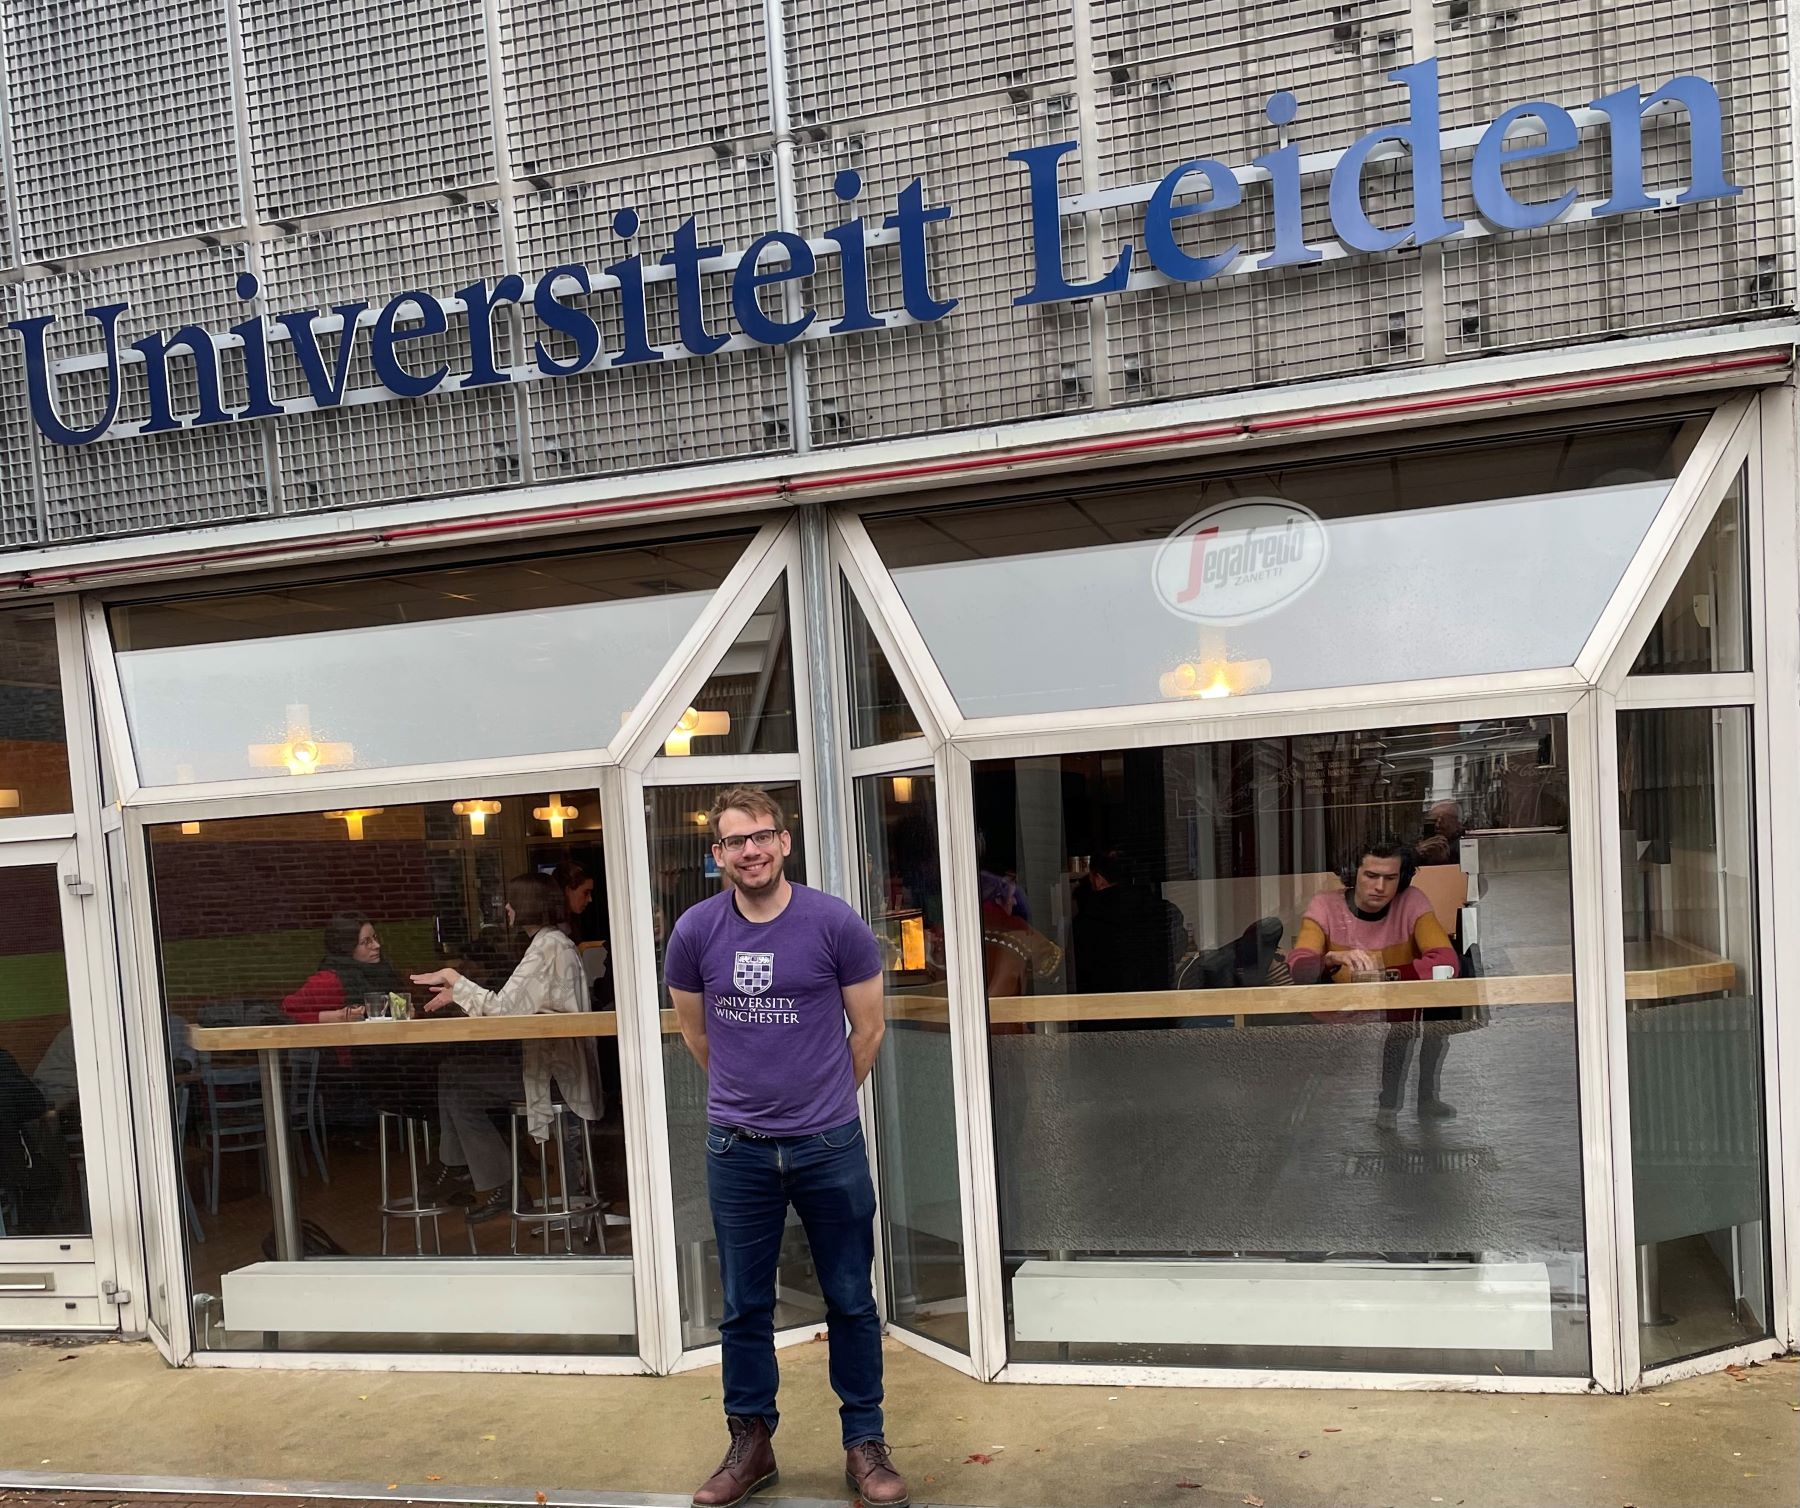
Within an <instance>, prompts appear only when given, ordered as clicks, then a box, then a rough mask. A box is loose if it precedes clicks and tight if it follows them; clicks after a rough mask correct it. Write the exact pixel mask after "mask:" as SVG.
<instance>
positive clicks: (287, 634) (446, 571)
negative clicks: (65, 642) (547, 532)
mask: <svg viewBox="0 0 1800 1508" xmlns="http://www.w3.org/2000/svg"><path fill="white" fill-rule="evenodd" d="M743 543H744V541H743V537H742V536H733V537H726V538H718V539H701V540H686V541H682V542H680V543H678V544H670V545H656V546H633V547H627V548H615V549H610V550H595V551H590V552H588V553H585V554H581V555H564V556H553V557H543V558H530V559H521V560H513V561H505V562H499V563H484V564H479V565H468V566H444V567H438V568H434V569H425V570H418V571H407V572H394V573H392V574H389V575H385V576H372V577H359V578H356V579H353V580H344V581H330V582H312V583H306V584H301V585H294V586H283V587H277V588H271V589H269V590H267V591H263V592H253V593H234V594H229V595H225V594H221V595H217V596H209V597H189V598H181V599H177V600H173V601H156V602H144V603H136V604H131V605H127V606H123V607H117V608H114V609H113V610H112V615H111V625H112V632H113V642H114V645H115V648H116V650H117V661H118V667H119V680H120V684H121V686H122V687H123V690H124V695H125V708H126V714H127V718H128V721H129V722H130V725H131V739H132V747H133V748H134V749H135V750H136V753H137V761H138V772H139V775H140V778H141V779H142V780H143V781H144V783H145V784H147V785H168V784H185V783H187V782H189V781H207V780H242V779H247V778H254V777H259V776H270V777H279V776H288V775H308V774H312V773H314V772H316V771H319V770H328V769H376V768H381V767H384V766H391V765H400V764H422V763H438V762H443V761H447V760H463V759H488V758H503V757H506V756H510V755H520V754H550V753H564V752H570V751H577V750H583V749H595V748H600V747H603V746H604V745H606V744H607V743H609V742H611V740H612V739H613V738H614V737H615V736H616V735H617V734H618V731H619V727H620V724H621V723H622V721H623V720H624V719H625V717H626V716H627V715H628V714H629V713H630V712H631V711H632V709H633V708H634V707H635V706H636V705H637V702H638V698H639V697H640V696H642V695H643V692H644V690H645V688H647V687H648V686H649V684H650V682H651V680H652V678H653V677H654V676H655V675H656V673H657V672H658V671H659V670H660V669H661V668H662V666H663V664H664V663H665V662H666V661H667V659H668V658H669V656H670V654H671V653H673V651H674V649H675V647H676V646H677V645H678V644H679V643H680V642H681V639H682V637H683V636H684V635H685V634H686V633H687V631H688V630H689V629H690V628H692V627H693V625H694V622H695V620H696V619H697V618H698V617H699V616H700V610H701V609H702V607H704V606H705V604H706V601H707V598H708V597H709V596H710V595H711V594H712V592H713V591H714V590H715V589H716V588H717V587H718V585H719V583H720V582H721V581H723V580H724V578H725V575H726V573H727V572H728V571H730V569H731V567H732V566H733V565H734V564H735V563H736V562H737V559H738V556H739V555H740V554H741V553H742V551H743Z"/></svg>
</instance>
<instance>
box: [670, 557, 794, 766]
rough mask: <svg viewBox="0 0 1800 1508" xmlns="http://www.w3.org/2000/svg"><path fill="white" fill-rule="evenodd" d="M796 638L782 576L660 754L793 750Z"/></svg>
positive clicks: (745, 752)
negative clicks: (794, 637)
mask: <svg viewBox="0 0 1800 1508" xmlns="http://www.w3.org/2000/svg"><path fill="white" fill-rule="evenodd" d="M799 747H800V742H799V730H798V728H797V727H796V725H795V715H794V640H793V625H792V621H791V620H790V619H789V617H788V604H787V581H786V578H785V577H783V578H781V579H780V580H777V581H776V583H775V584H774V585H773V586H772V587H770V588H769V590H768V594H767V595H766V596H765V597H764V598H763V600H762V602H761V603H760V604H759V605H758V607H757V609H756V611H755V612H754V613H753V614H752V615H751V617H750V621H749V622H748V623H746V624H745V625H744V626H743V628H742V629H741V630H739V632H738V636H737V638H736V639H734V640H733V641H732V645H731V648H730V649H728V650H726V651H725V655H724V658H723V659H721V660H720V661H719V663H718V664H717V665H715V666H714V667H713V670H712V674H711V675H709V676H708V677H707V678H706V684H705V685H704V686H702V687H701V688H700V689H699V691H697V692H695V693H694V699H693V701H692V702H691V703H689V704H688V706H687V708H686V710H684V711H683V712H682V714H681V716H680V717H679V718H677V719H676V721H675V726H674V727H673V728H671V729H670V730H669V732H668V736H667V737H666V738H664V740H663V747H662V757H667V758H680V757H682V756H684V755H689V754H792V753H794V752H795V751H796V750H797V749H798V748H799Z"/></svg>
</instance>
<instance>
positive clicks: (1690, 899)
mask: <svg viewBox="0 0 1800 1508" xmlns="http://www.w3.org/2000/svg"><path fill="white" fill-rule="evenodd" d="M1619 826H1620V839H1621V843H1622V845H1623V862H1624V887H1623V899H1624V913H1625V946H1626V968H1627V970H1628V971H1629V970H1630V969H1631V967H1632V964H1633V961H1634V959H1647V960H1650V961H1652V962H1653V963H1654V964H1655V965H1657V966H1658V967H1660V968H1662V969H1665V970H1667V971H1669V972H1670V973H1671V974H1672V975H1680V976H1682V977H1683V978H1684V981H1685V982H1684V987H1683V988H1682V989H1680V990H1679V991H1674V992H1671V993H1669V994H1667V995H1662V994H1656V993H1649V994H1646V993H1644V992H1643V991H1641V990H1632V989H1630V988H1628V989H1627V991H1626V996H1627V1004H1626V1014H1625V1028H1626V1053H1627V1061H1628V1064H1629V1071H1630V1080H1631V1175H1632V1177H1631V1182H1632V1193H1633V1199H1632V1203H1633V1214H1634V1218H1635V1219H1636V1222H1637V1231H1636V1236H1637V1247H1638V1263H1637V1279H1638V1325H1639V1330H1638V1336H1639V1350H1640V1355H1641V1357H1642V1360H1643V1364H1644V1365H1645V1366H1647V1367H1653V1366H1659V1365H1662V1364H1663V1363H1665V1362H1670V1361H1676V1360H1679V1359H1681V1358H1683V1357H1687V1356H1693V1355H1696V1354H1698V1353H1700V1352H1702V1351H1714V1350H1718V1349H1719V1348H1720V1347H1723V1346H1732V1345H1740V1344H1742V1343H1744V1342H1746V1341H1752V1340H1758V1339H1760V1338H1761V1337H1763V1336H1765V1335H1767V1334H1768V1333H1769V1319H1770V1308H1769V1304H1770V1298H1769V1281H1770V1278H1769V1255H1768V1234H1767V1228H1766V1225H1765V1223H1764V1221H1765V1217H1766V1210H1765V1201H1766V1189H1767V1186H1768V1180H1767V1176H1766V1174H1765V1172H1764V1165H1763V1095H1762V1084H1763V1074H1762V1003H1761V992H1760V990H1759V987H1758V981H1757V958H1756V877H1755V861H1754V841H1755V840H1754V828H1753V824H1752V821H1751V799H1750V714H1749V712H1748V711H1747V710H1745V709H1744V708H1741V707H1721V708H1707V707H1696V708H1678V709H1670V710H1659V711H1644V712H1621V713H1620V714H1619ZM1630 977H1631V976H1630V974H1629V973H1628V974H1627V980H1628V982H1629V980H1630Z"/></svg>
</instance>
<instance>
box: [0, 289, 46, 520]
mask: <svg viewBox="0 0 1800 1508" xmlns="http://www.w3.org/2000/svg"><path fill="white" fill-rule="evenodd" d="M17 313H18V299H17V295H16V292H15V290H14V289H11V288H6V289H0V319H13V318H15V317H16V316H17ZM31 444H32V441H31V419H30V417H29V414H28V412H27V410H26V407H25V362H24V357H23V353H22V351H21V349H20V346H19V343H18V342H17V341H13V340H8V341H5V342H0V546H8V545H32V544H36V543H37V542H38V539H39V537H40V535H41V533H42V528H41V520H40V519H39V517H38V505H37V495H36V488H35V485H34V483H33V481H32V475H31Z"/></svg>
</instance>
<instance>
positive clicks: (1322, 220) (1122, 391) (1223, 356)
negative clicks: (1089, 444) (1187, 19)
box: [1097, 6, 1425, 403]
mask: <svg viewBox="0 0 1800 1508" xmlns="http://www.w3.org/2000/svg"><path fill="white" fill-rule="evenodd" d="M1341 9H1343V7H1320V6H1312V7H1308V8H1307V10H1308V11H1309V12H1310V16H1301V17H1296V16H1294V15H1293V14H1291V12H1290V10H1289V9H1288V8H1285V7H1284V8H1283V9H1282V12H1281V14H1280V16H1279V17H1278V16H1276V15H1275V14H1274V13H1273V12H1263V13H1260V14H1259V15H1257V16H1256V17H1254V18H1253V19H1254V20H1255V22H1256V23H1257V24H1256V26H1254V27H1253V28H1252V36H1253V37H1260V38H1262V40H1259V41H1257V42H1256V45H1255V46H1254V47H1252V48H1251V49H1250V50H1249V55H1248V56H1247V55H1246V50H1245V49H1243V48H1232V49H1230V50H1215V51H1211V52H1206V53H1201V54H1198V55H1191V56H1189V57H1187V58H1185V59H1183V60H1182V61H1181V62H1180V64H1179V65H1178V66H1173V67H1171V66H1167V65H1163V66H1159V67H1157V68H1155V69H1152V70H1139V69H1136V68H1134V67H1129V66H1126V65H1120V66H1119V67H1118V68H1115V70H1114V72H1113V79H1114V81H1113V82H1111V83H1110V84H1107V85H1103V86H1102V88H1101V91H1100V96H1099V99H1098V101H1097V116H1098V120H1099V123H1100V127H1101V144H1102V145H1101V154H1100V161H1101V170H1102V174H1103V181H1104V182H1105V183H1107V184H1112V185H1116V184H1125V183H1143V182H1149V181H1152V180H1154V179H1157V178H1160V177H1161V176H1162V174H1164V173H1165V172H1167V171H1168V170H1169V169H1170V168H1172V167H1174V166H1175V165H1177V164H1178V163H1180V162H1182V161H1183V160H1184V159H1186V158H1188V157H1194V156H1201V155H1204V156H1210V157H1214V158H1216V159H1217V160H1219V161H1222V162H1225V163H1228V164H1230V165H1232V166H1239V165H1242V164H1245V163H1248V162H1249V161H1250V160H1251V159H1252V158H1254V157H1256V156H1257V155H1258V154H1260V153H1262V152H1265V151H1268V150H1270V149H1272V148H1274V147H1276V146H1279V145H1281V140H1280V135H1279V133H1278V132H1277V129H1276V128H1275V127H1274V126H1273V125H1272V124H1270V122H1269V121H1268V119H1267V118H1266V117H1265V116H1264V114H1263V101H1264V100H1265V99H1266V98H1267V97H1268V96H1269V95H1270V94H1271V93H1273V92H1274V91H1276V90H1278V89H1283V88H1289V87H1294V88H1296V90H1297V92H1298V93H1299V95H1300V101H1301V105H1300V114H1299V116H1298V118H1297V119H1296V121H1295V124H1294V126H1293V128H1292V131H1291V133H1290V140H1293V141H1296V142H1298V143H1299V145H1300V147H1301V150H1302V151H1303V152H1305V151H1321V150H1326V149H1330V148H1335V147H1339V146H1342V145H1346V144H1347V143H1348V142H1349V141H1351V140H1353V139H1354V138H1355V137H1356V136H1357V135H1359V134H1361V133H1362V132H1364V131H1367V130H1369V129H1371V128H1372V127H1373V126H1375V125H1376V124H1380V123H1382V122H1384V121H1385V120H1387V119H1391V118H1392V112H1393V109H1394V105H1395V103H1396V101H1397V100H1398V99H1400V98H1401V94H1400V91H1398V90H1396V89H1395V88H1394V87H1393V86H1392V85H1391V84H1388V83H1387V82H1386V79H1385V76H1386V74H1387V73H1388V72H1389V71H1391V70H1392V69H1393V68H1395V67H1397V66H1400V65H1402V64H1404V63H1406V62H1408V61H1410V56H1409V53H1408V48H1409V46H1410V36H1409V34H1408V33H1407V32H1406V31H1405V30H1404V29H1403V28H1400V27H1398V26H1397V25H1396V24H1395V21H1396V18H1395V17H1394V16H1392V15H1388V14H1384V13H1381V12H1379V11H1378V9H1377V8H1376V7H1374V6H1365V7H1361V8H1360V10H1359V13H1360V12H1367V13H1368V14H1367V15H1366V16H1365V17H1364V20H1363V21H1361V22H1358V23H1357V24H1356V25H1354V26H1350V25H1348V23H1344V22H1340V21H1338V20H1336V19H1334V18H1333V17H1332V15H1331V12H1332V11H1335V10H1341ZM1321 12H1324V13H1325V16H1324V19H1323V20H1321V19H1320V13H1321ZM1158 15H1159V16H1160V13H1158ZM1116 19H1117V18H1116V17H1115V20H1116ZM1142 19H1143V18H1140V20H1142ZM1303 22H1309V23H1310V28H1311V29H1304V28H1303V26H1302V23H1303ZM1278 23H1279V24H1278ZM1264 33H1266V34H1267V35H1266V37H1264V35H1263V34H1264ZM1117 34H1120V33H1118V32H1117V31H1115V35H1117ZM1151 35H1152V38H1153V40H1157V39H1160V38H1161V37H1162V36H1163V35H1164V34H1163V33H1162V32H1161V31H1156V32H1153V33H1152V34H1151ZM1121 72H1123V73H1125V74H1126V75H1127V76H1126V77H1124V78H1122V79H1121V78H1119V74H1120V73H1121ZM1396 166H1397V165H1395V164H1381V163H1377V164H1375V165H1373V166H1371V168H1370V170H1369V171H1368V173H1367V174H1366V176H1365V188H1364V203H1365V204H1366V205H1367V207H1368V209H1369V212H1370V215H1371V217H1372V218H1373V219H1374V220H1375V221H1376V223H1377V224H1382V225H1397V224H1404V223H1406V221H1407V219H1408V218H1409V215H1408V206H1409V204H1410V198H1411V188H1410V179H1409V177H1408V176H1407V175H1406V174H1405V173H1404V172H1403V171H1396V170H1395V169H1396ZM1182 197H1183V198H1184V199H1185V198H1187V197H1190V196H1188V195H1185V194H1184V195H1183V196H1182ZM1143 222H1144V212H1143V206H1142V205H1137V206H1133V207H1131V208H1128V209H1119V210H1109V211H1106V212H1105V213H1103V214H1102V216H1101V223H1102V225H1103V227H1104V245H1105V246H1106V248H1107V255H1108V257H1109V258H1110V257H1111V256H1112V255H1114V254H1115V252H1116V249H1117V248H1118V247H1119V246H1121V245H1123V244H1124V243H1125V242H1127V241H1129V242H1131V243H1132V244H1133V245H1135V246H1136V247H1137V248H1138V253H1137V254H1138V258H1139V260H1138V263H1137V265H1138V267H1139V268H1140V269H1144V270H1148V269H1149V267H1150V263H1149V261H1148V258H1147V257H1146V255H1145V253H1144V251H1143V244H1144V237H1143ZM1302 222H1303V225H1304V228H1305V232H1306V239H1307V242H1308V244H1310V245H1315V246H1316V245H1321V244H1325V243H1329V242H1330V241H1331V240H1332V239H1333V231H1332V228H1331V221H1330V215H1329V209H1328V204H1327V184H1326V181H1325V180H1324V179H1323V178H1314V179H1310V180H1308V181H1307V182H1306V184H1305V185H1304V188H1303V191H1302ZM1176 239H1177V241H1178V242H1179V243H1181V244H1182V247H1183V249H1184V250H1186V251H1188V252H1189V253H1190V254H1191V255H1195V256H1204V255H1215V254H1218V253H1220V252H1222V251H1224V250H1225V249H1227V248H1229V247H1231V246H1237V247H1238V248H1240V250H1241V252H1243V253H1246V254H1249V255H1251V256H1260V255H1262V254H1264V253H1266V252H1267V251H1268V250H1269V249H1270V248H1271V247H1272V246H1273V243H1274V228H1273V217H1272V214H1271V212H1270V208H1269V190H1268V188H1267V187H1266V185H1253V186H1250V187H1248V188H1246V190H1245V193H1244V201H1243V203H1242V204H1241V205H1240V206H1239V207H1238V208H1236V209H1234V210H1229V211H1221V212H1219V213H1216V214H1212V215H1207V216H1204V217H1201V218H1200V219H1197V220H1194V219H1189V220H1183V221H1179V222H1177V225H1176ZM1423 297H1424V294H1423V283H1422V278H1421V273H1420V267H1419V261H1418V258H1417V256H1416V255H1409V254H1401V255H1398V256H1394V255H1389V256H1384V257H1378V258H1349V259H1340V260H1336V261H1331V262H1323V263H1319V264H1316V265H1314V266H1309V267H1303V268H1287V269H1281V270H1278V271H1272V272H1262V271H1251V272H1249V273H1246V274H1243V275H1238V276H1224V277H1218V278H1214V279H1211V280H1208V281H1207V282H1205V283H1202V284H1199V285H1193V286H1189V285H1185V284H1175V285H1172V286H1169V287H1163V288H1155V289H1149V290H1145V291H1142V292H1136V293H1131V294H1128V295H1125V296H1124V297H1122V298H1119V299H1117V300H1115V301H1114V302H1113V304H1112V305H1111V306H1110V307H1109V308H1108V310H1107V349H1108V360H1109V373H1108V377H1109V381H1110V384H1111V392H1112V398H1113V401H1114V402H1115V403H1131V402H1145V401H1150V400H1154V399H1158V398H1168V397H1176V396H1180V395H1183V394H1189V393H1198V392H1217V391H1222V390H1226V389H1229V388H1234V387H1247V386H1250V385H1253V384H1257V383H1269V382H1292V381H1299V380H1302V379H1305V378H1311V377H1323V376H1334V375H1342V374H1346V373H1353V372H1358V371H1366V370H1371V369H1374V368H1379V367H1388V366H1394V365H1398V364H1403V363H1406V362H1412V361H1418V360H1420V359H1422V357H1423V355H1424V333H1425V330H1424V322H1425V316H1424V305H1423Z"/></svg>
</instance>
